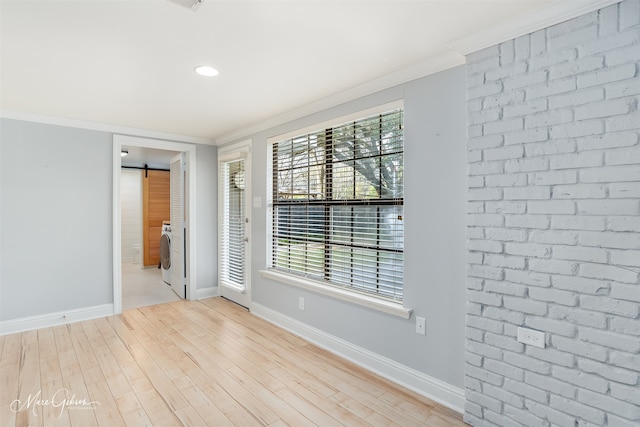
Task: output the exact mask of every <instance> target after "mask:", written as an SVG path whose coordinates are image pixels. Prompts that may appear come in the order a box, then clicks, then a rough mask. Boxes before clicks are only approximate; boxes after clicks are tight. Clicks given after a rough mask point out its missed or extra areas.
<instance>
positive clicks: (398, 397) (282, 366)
mask: <svg viewBox="0 0 640 427" xmlns="http://www.w3.org/2000/svg"><path fill="white" fill-rule="evenodd" d="M0 355H1V356H0V426H14V425H15V426H30V425H33V426H77V427H87V426H107V427H113V426H188V427H194V426H230V425H236V426H261V425H262V426H264V425H267V426H286V425H289V426H307V425H318V426H335V425H345V426H368V425H372V426H391V425H393V426H431V427H445V426H446V427H449V426H465V425H466V424H464V423H463V422H462V421H461V417H460V415H459V414H457V413H455V412H453V411H451V410H449V409H447V408H444V407H442V406H440V405H438V404H435V403H433V402H431V401H429V400H428V399H425V398H423V397H421V396H420V395H417V394H416V393H413V392H411V391H409V390H406V389H403V388H401V387H398V386H396V385H394V384H392V383H390V382H389V381H386V380H384V379H382V378H380V377H378V376H376V375H374V374H372V373H370V372H368V371H366V370H363V369H361V368H359V367H357V366H355V365H353V364H351V363H349V362H347V361H345V360H343V359H341V358H339V357H336V356H334V355H332V354H330V353H328V352H326V351H324V350H322V349H319V348H318V347H316V346H314V345H312V344H310V343H308V342H306V341H304V340H303V339H301V338H299V337H297V336H295V335H292V334H290V333H288V332H286V331H284V330H282V329H279V328H277V327H275V326H273V325H271V324H269V323H268V322H266V321H264V320H262V319H259V318H257V317H255V316H252V315H251V314H249V313H248V312H246V311H245V310H244V309H242V308H240V307H238V306H236V305H234V304H232V303H230V302H227V301H225V300H223V299H220V298H211V299H207V300H201V301H197V302H190V301H177V302H172V303H168V304H162V305H156V306H150V307H143V308H138V309H133V310H128V311H125V312H124V313H123V314H121V315H118V316H111V317H107V318H102V319H97V320H90V321H84V322H79V323H73V324H69V325H64V326H57V327H53V328H45V329H40V330H37V331H30V332H25V333H20V334H13V335H6V336H4V337H0Z"/></svg>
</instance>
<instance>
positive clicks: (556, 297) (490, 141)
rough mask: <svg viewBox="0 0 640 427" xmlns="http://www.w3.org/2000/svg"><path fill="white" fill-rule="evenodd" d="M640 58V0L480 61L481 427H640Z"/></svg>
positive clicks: (472, 305) (472, 415)
mask: <svg viewBox="0 0 640 427" xmlns="http://www.w3.org/2000/svg"><path fill="white" fill-rule="evenodd" d="M639 60H640V1H639V0H626V1H624V2H622V3H619V4H614V5H612V6H610V7H607V8H604V9H602V10H599V11H595V12H592V13H589V14H586V15H584V16H581V17H578V18H575V19H572V20H570V21H567V22H564V23H562V24H559V25H555V26H553V27H550V28H546V29H543V30H540V31H537V32H535V33H532V34H529V35H525V36H522V37H519V38H517V39H515V40H510V41H507V42H505V43H502V44H500V45H499V46H494V47H491V48H488V49H485V50H483V51H481V52H477V53H474V54H472V55H470V56H469V57H468V58H467V64H468V65H467V68H468V77H467V83H468V86H469V88H468V91H467V98H468V111H469V116H468V122H469V130H468V132H469V137H470V138H469V192H468V197H469V206H470V210H469V211H470V214H469V218H468V222H469V224H470V228H469V244H468V245H469V256H468V259H469V267H468V272H469V278H468V282H467V286H468V293H467V298H468V300H469V303H468V316H467V338H468V340H467V356H466V360H467V366H466V381H465V384H466V397H467V404H466V414H465V420H466V421H467V422H468V423H470V424H472V425H473V426H493V425H500V426H520V425H523V426H540V427H549V426H571V427H574V426H616V427H632V426H636V427H637V426H638V425H640V144H639V143H638V137H639V135H638V134H639V131H640V113H639V112H638V103H639V102H640V98H639V97H640V84H639V83H640V79H639V77H640V75H639V72H640V70H639V69H638V63H639ZM521 326H525V327H527V328H531V329H535V330H538V331H542V332H544V333H545V335H546V348H537V347H534V346H531V345H525V344H521V343H519V342H518V341H517V340H516V334H517V327H521Z"/></svg>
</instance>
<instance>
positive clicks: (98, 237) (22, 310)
mask: <svg viewBox="0 0 640 427" xmlns="http://www.w3.org/2000/svg"><path fill="white" fill-rule="evenodd" d="M0 150H1V151H2V153H1V154H0V159H1V163H0V200H1V208H0V209H2V212H1V216H0V220H1V221H2V222H1V223H0V227H1V229H0V233H1V234H0V239H1V240H0V244H1V245H2V247H1V250H0V254H1V256H2V258H1V259H0V320H8V319H16V318H20V317H27V316H34V315H39V314H47V313H53V312H57V311H64V310H71V309H75V308H81V307H89V306H94V305H99V304H108V303H111V302H112V300H113V285H112V277H113V274H112V258H113V256H112V246H113V243H112V232H111V230H112V226H111V224H112V213H111V210H112V208H111V207H112V189H111V188H112V183H111V169H112V166H111V164H112V160H111V158H112V137H111V134H108V133H104V132H96V131H90V130H84V129H71V128H66V127H60V126H51V125H43V124H37V123H29V122H21V121H16V120H8V119H2V121H1V122H0Z"/></svg>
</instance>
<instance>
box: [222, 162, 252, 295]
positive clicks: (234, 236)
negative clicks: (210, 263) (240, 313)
mask: <svg viewBox="0 0 640 427" xmlns="http://www.w3.org/2000/svg"><path fill="white" fill-rule="evenodd" d="M244 163H245V160H244V159H238V160H234V161H230V162H226V163H223V174H222V176H223V189H224V190H223V191H224V195H223V199H222V200H223V208H222V218H221V221H222V228H221V230H222V236H220V238H221V254H220V259H221V263H220V269H221V272H220V273H221V274H220V277H221V280H222V284H223V285H225V286H229V287H232V288H236V289H238V290H239V291H242V290H244V288H245V277H244V276H245V273H244V272H245V268H244V267H245V266H244V262H245V256H244V249H245V218H246V215H245V203H244V172H245V171H244Z"/></svg>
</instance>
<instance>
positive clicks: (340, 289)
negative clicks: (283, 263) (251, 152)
mask: <svg viewBox="0 0 640 427" xmlns="http://www.w3.org/2000/svg"><path fill="white" fill-rule="evenodd" d="M403 104H404V103H403V101H402V100H398V101H394V102H391V103H386V104H383V105H379V106H376V107H373V108H370V109H367V110H360V111H357V112H354V113H352V114H349V115H348V116H342V117H338V118H335V119H332V120H329V121H325V122H323V123H318V124H315V125H312V126H307V127H305V128H301V129H297V130H294V131H291V132H287V133H285V134H281V135H278V136H274V137H271V138H269V139H268V143H269V150H268V151H269V154H272V153H273V151H272V150H273V147H274V145H275V144H276V143H278V142H280V141H284V140H287V139H291V138H295V137H298V136H301V135H305V134H309V133H314V132H318V130H323V129H332V128H337V127H340V126H341V125H344V124H345V123H349V122H357V121H360V120H363V119H368V118H371V117H372V116H375V115H379V114H384V113H388V112H390V111H392V110H397V109H402V110H404V105H403ZM402 114H403V115H404V111H403V113H402ZM403 133H404V129H403ZM404 145H405V143H404V137H403V147H402V151H403V152H404ZM267 161H268V166H267V175H268V177H267V178H268V179H267V207H268V210H267V227H266V228H267V241H266V243H267V269H265V270H261V271H260V273H261V274H262V276H263V277H265V278H268V279H271V280H276V281H279V282H283V283H286V284H289V285H292V286H297V287H301V288H304V289H308V290H312V291H314V292H317V293H320V294H323V295H329V296H332V297H335V298H337V299H341V300H345V301H349V302H352V303H355V304H359V305H363V306H366V307H369V308H373V309H376V310H380V311H383V312H386V313H388V314H393V315H396V316H399V317H402V318H409V317H410V315H411V311H412V310H411V309H408V308H405V307H404V303H403V301H404V283H403V286H402V299H395V300H394V299H392V298H390V297H388V296H382V295H380V296H379V295H376V294H375V293H372V292H363V291H359V290H357V289H353V288H350V287H349V286H344V285H341V284H339V283H338V284H331V283H330V282H327V281H325V280H315V279H313V278H310V277H306V276H303V275H297V274H295V273H289V272H286V271H281V270H277V269H274V266H273V265H272V264H273V259H274V252H273V251H274V242H273V239H274V236H273V233H274V225H273V224H274V197H276V196H275V195H274V192H275V187H274V179H277V177H275V175H274V174H275V171H274V166H273V157H272V156H268V159H267ZM330 163H331V162H330ZM403 180H404V179H403ZM326 197H328V196H326ZM326 197H325V199H326ZM399 199H400V198H397V197H396V198H392V199H389V200H386V199H384V198H377V199H371V202H372V203H370V204H371V205H377V204H380V205H388V206H393V205H394V204H395V206H398V205H400V206H402V205H403V204H404V195H403V197H402V198H401V199H402V204H400V203H398V200H399ZM329 203H330V202H329ZM358 203H360V202H359V201H358V199H355V203H354V205H357V204H358ZM403 249H404V244H403ZM402 252H403V251H402ZM403 275H404V268H403ZM403 281H404V280H403Z"/></svg>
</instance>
